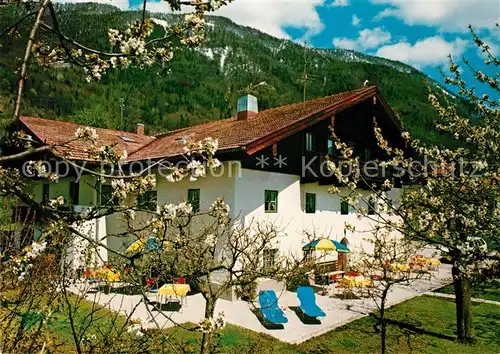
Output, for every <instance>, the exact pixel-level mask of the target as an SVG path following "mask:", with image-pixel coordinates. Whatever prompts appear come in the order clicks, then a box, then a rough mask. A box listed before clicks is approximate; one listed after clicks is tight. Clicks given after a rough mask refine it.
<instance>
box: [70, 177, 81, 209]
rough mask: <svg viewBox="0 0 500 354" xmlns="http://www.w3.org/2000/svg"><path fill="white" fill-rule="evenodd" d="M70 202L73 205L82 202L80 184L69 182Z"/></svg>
mask: <svg viewBox="0 0 500 354" xmlns="http://www.w3.org/2000/svg"><path fill="white" fill-rule="evenodd" d="M69 200H70V202H71V204H72V205H78V203H79V202H80V183H78V182H74V181H71V182H69Z"/></svg>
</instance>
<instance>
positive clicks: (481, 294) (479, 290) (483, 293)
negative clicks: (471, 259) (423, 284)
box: [436, 279, 500, 302]
mask: <svg viewBox="0 0 500 354" xmlns="http://www.w3.org/2000/svg"><path fill="white" fill-rule="evenodd" d="M436 292H439V293H444V294H455V290H454V289H453V284H451V285H448V286H445V287H444V288H441V289H438V290H436ZM472 297H476V298H478V299H485V300H493V301H499V302H500V280H497V279H495V280H492V281H489V282H484V283H479V284H474V286H473V288H472Z"/></svg>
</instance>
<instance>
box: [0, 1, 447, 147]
mask: <svg viewBox="0 0 500 354" xmlns="http://www.w3.org/2000/svg"><path fill="white" fill-rule="evenodd" d="M24 11H26V10H23V9H22V8H20V7H15V6H2V7H0V31H3V29H4V28H6V27H7V26H8V25H9V24H10V23H13V22H14V21H15V19H18V18H20V17H21V16H22V14H23V13H25V12H24ZM57 11H58V12H59V26H60V28H61V29H62V31H63V32H65V33H67V34H68V35H69V36H70V37H74V38H77V39H78V40H79V41H80V42H82V43H83V44H91V45H93V46H97V47H98V48H100V49H108V44H107V36H106V33H107V29H108V28H120V29H122V28H124V27H125V26H126V25H127V24H128V23H130V22H132V21H133V20H135V19H137V18H138V16H139V13H138V12H134V11H126V12H122V11H119V10H118V9H117V8H115V7H113V6H110V5H99V4H72V5H70V4H68V5H59V6H58V7H57ZM150 16H151V17H152V18H153V20H154V22H155V30H154V32H153V36H155V35H157V36H158V35H161V34H162V32H163V26H164V25H165V23H168V22H171V21H175V17H174V16H172V15H165V14H156V13H152V14H150ZM207 23H208V24H207V40H206V43H204V44H203V45H202V46H201V47H198V48H195V49H182V50H179V51H177V52H176V54H175V57H174V60H173V61H172V62H171V63H170V65H169V67H168V68H166V69H160V68H156V67H155V68H145V69H140V68H129V69H127V70H122V71H116V72H111V73H110V74H108V75H107V76H105V77H104V79H103V80H102V81H101V82H100V83H98V84H93V83H87V82H86V81H85V78H84V74H83V72H82V71H81V70H79V69H77V68H74V67H71V66H69V65H65V66H61V67H58V68H50V69H43V68H40V67H37V66H36V65H32V67H31V68H30V73H31V74H30V76H29V78H28V80H27V83H26V90H25V101H24V105H23V110H22V111H23V114H25V115H36V116H41V117H48V118H57V119H61V120H72V121H76V122H78V123H81V124H88V125H94V126H100V127H109V128H115V129H126V130H132V129H133V128H134V126H135V123H136V122H142V123H144V124H145V125H146V129H147V131H149V132H150V133H154V132H159V131H165V130H170V129H177V128H181V127H185V126H188V125H192V124H197V123H200V122H204V121H209V120H215V119H220V118H227V117H230V116H232V115H233V114H234V113H235V111H236V101H237V98H238V97H239V96H241V95H242V94H244V93H247V92H249V93H252V94H254V95H255V96H257V97H258V100H259V108H260V109H266V108H270V107H275V106H279V105H283V104H288V103H292V102H299V101H301V100H303V97H304V81H303V80H302V78H303V74H304V70H305V71H306V73H307V77H308V79H307V81H306V98H307V99H311V98H315V97H319V96H326V95H330V94H333V93H337V92H341V91H346V90H351V89H355V88H359V87H362V86H363V83H364V82H365V80H368V81H369V82H370V84H375V85H378V86H379V88H380V90H381V91H382V93H383V94H384V96H385V97H386V98H387V100H388V101H389V103H390V105H391V106H392V108H393V109H394V110H395V111H396V113H397V114H398V115H399V116H400V117H401V119H402V121H403V123H404V124H405V126H406V127H407V128H408V129H409V130H410V131H411V132H412V133H413V134H414V135H415V136H417V137H419V138H422V139H424V140H425V141H428V142H436V141H437V140H438V139H441V140H442V139H443V138H442V137H441V138H440V137H438V136H437V135H436V133H435V132H434V129H433V122H434V120H435V119H436V114H435V112H434V110H433V109H432V108H431V107H430V106H429V104H428V101H427V96H428V84H429V82H430V83H431V85H432V86H436V85H437V86H438V90H439V92H440V93H441V92H444V93H446V94H448V95H449V94H450V93H449V92H447V91H444V89H443V88H442V87H441V86H439V85H438V84H437V83H436V82H434V81H432V80H431V79H430V78H429V77H427V76H426V75H425V74H423V73H421V72H419V71H418V70H416V69H415V68H413V67H411V66H408V65H406V64H403V63H400V62H395V61H391V60H387V59H383V58H378V57H373V56H369V55H365V54H361V53H357V52H354V51H350V50H340V49H317V48H304V47H303V46H301V45H300V44H297V43H295V42H292V41H289V40H283V39H278V38H275V37H272V36H269V35H267V34H265V33H262V32H260V31H258V30H256V29H252V28H249V27H244V26H240V25H237V24H235V23H234V22H232V21H231V20H229V19H226V18H223V17H208V18H207ZM29 28H30V27H29V26H27V25H24V26H22V27H21V29H20V33H21V38H13V37H10V38H6V37H4V38H0V44H2V45H3V48H2V51H3V53H5V54H6V55H2V56H0V111H1V113H0V115H1V116H2V117H9V116H10V115H11V112H12V106H13V94H12V93H13V92H15V87H16V76H15V74H14V73H13V70H12V69H13V68H15V64H16V57H19V56H21V54H22V52H23V50H24V48H23V46H24V43H25V40H26V38H27V31H28V30H29ZM47 40H55V38H52V39H51V38H48V39H47Z"/></svg>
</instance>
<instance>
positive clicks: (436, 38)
mask: <svg viewBox="0 0 500 354" xmlns="http://www.w3.org/2000/svg"><path fill="white" fill-rule="evenodd" d="M66 1H72V0H66ZM73 1H85V0H73ZM108 1H110V2H111V3H113V4H115V5H117V6H118V7H120V8H122V9H129V8H134V7H137V6H139V5H140V4H142V0H108ZM148 9H149V10H150V11H155V12H169V7H168V4H166V3H165V2H164V1H156V0H155V1H151V2H149V3H148ZM216 14H217V15H221V16H226V17H229V18H230V19H232V20H233V21H234V22H236V23H238V24H242V25H247V26H250V27H254V28H257V29H259V30H261V31H263V32H266V33H269V34H271V35H273V36H277V37H282V38H288V39H292V40H295V41H298V42H303V41H304V40H307V42H308V44H309V45H310V46H314V47H322V48H348V49H354V50H357V51H360V52H363V53H366V54H372V55H377V56H381V57H385V58H389V59H393V60H399V61H402V62H405V63H407V64H410V65H412V66H414V67H416V68H417V69H419V70H421V71H423V72H425V73H427V74H429V75H430V76H432V77H434V78H436V79H438V80H439V79H440V74H439V71H438V69H437V68H438V67H439V66H443V65H446V63H447V58H446V57H447V55H448V54H452V55H453V57H454V58H456V59H459V58H461V57H462V56H466V57H467V58H468V59H469V60H470V61H471V62H472V64H473V65H475V66H477V67H478V68H480V69H481V70H484V71H488V68H486V67H485V66H484V65H483V62H484V58H483V57H482V54H481V53H479V52H478V50H477V48H476V47H475V46H474V44H473V43H472V40H471V36H470V33H469V32H468V30H467V26H468V24H472V25H473V26H474V27H475V29H476V31H477V32H478V33H479V34H480V35H481V37H482V38H483V39H485V40H487V41H488V42H489V43H490V45H491V47H492V50H493V51H494V52H495V53H496V54H497V55H498V54H500V32H499V30H498V29H495V26H494V25H495V23H499V22H500V0H479V1H474V0H440V1H433V0H415V1H405V0H235V1H234V2H233V3H231V4H229V5H228V6H226V7H224V8H223V9H221V10H219V11H218V13H216Z"/></svg>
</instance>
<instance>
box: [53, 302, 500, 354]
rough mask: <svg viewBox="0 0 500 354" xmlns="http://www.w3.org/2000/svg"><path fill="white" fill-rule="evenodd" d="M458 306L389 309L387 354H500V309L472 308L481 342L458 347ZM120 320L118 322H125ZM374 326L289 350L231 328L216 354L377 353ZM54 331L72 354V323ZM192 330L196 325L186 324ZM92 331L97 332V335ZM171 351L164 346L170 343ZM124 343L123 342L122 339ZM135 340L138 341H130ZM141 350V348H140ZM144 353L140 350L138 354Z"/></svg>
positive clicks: (183, 342) (354, 326) (180, 344)
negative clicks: (456, 309)
mask: <svg viewBox="0 0 500 354" xmlns="http://www.w3.org/2000/svg"><path fill="white" fill-rule="evenodd" d="M90 306H91V305H90V304H88V303H87V304H86V305H85V306H83V307H82V308H81V312H80V313H78V314H77V320H79V321H82V320H84V318H85V315H86V313H88V312H89V311H90V309H91V307H90ZM454 306H455V305H454V303H453V302H451V301H448V300H446V299H440V298H435V297H428V296H421V297H416V298H413V299H411V300H409V301H406V302H404V303H402V304H400V305H397V306H395V307H393V308H391V309H390V310H389V311H388V318H390V319H391V321H392V323H391V325H390V326H389V332H388V349H389V352H391V353H422V354H424V353H429V354H430V353H432V354H441V353H443V354H445V353H446V354H451V353H463V354H469V353H470V354H472V353H474V354H475V353H481V354H489V353H492V354H493V353H495V354H497V353H499V352H500V350H499V348H500V306H496V305H490V304H474V307H473V313H474V327H475V331H476V336H477V341H476V343H475V344H473V345H463V344H459V343H457V342H455V341H454V332H455V328H454V318H455V317H454V316H455V313H454V310H455V307H454ZM98 314H99V315H98V317H97V319H96V321H97V325H95V326H93V329H92V330H91V333H92V331H94V333H100V332H101V331H105V330H106V328H110V327H111V318H112V316H113V313H111V312H109V311H107V310H105V309H103V310H100V311H99V312H98ZM122 320H123V318H122V319H120V320H119V321H122ZM375 324H376V320H375V319H374V318H373V317H365V318H362V319H359V320H357V321H354V322H351V323H349V324H347V325H345V326H343V327H340V328H338V329H335V330H333V331H331V332H329V333H326V334H324V335H321V336H319V337H316V338H313V339H311V340H309V341H307V342H304V343H302V344H299V345H291V344H287V343H283V342H280V341H279V340H277V339H275V338H273V337H270V336H267V335H263V334H261V333H256V332H253V331H250V330H246V329H243V328H241V327H237V326H233V325H228V326H226V328H225V329H224V331H223V332H222V334H221V336H220V338H219V342H218V344H219V345H218V353H227V354H230V353H231V354H232V353H261V354H264V353H296V354H299V353H301V354H302V353H333V352H334V353H339V354H344V353H345V354H347V353H349V354H351V353H359V354H362V353H377V352H378V350H379V336H378V335H377V334H376V333H375V327H374V326H375ZM50 326H51V330H52V331H53V333H54V335H56V336H57V337H58V338H59V339H60V341H61V342H62V346H61V347H60V348H59V350H61V351H62V352H70V348H71V343H72V342H71V340H72V338H71V335H70V333H69V326H68V321H67V319H65V318H64V317H63V316H62V315H56V316H55V319H54V321H53V322H51V325H50ZM185 326H186V328H192V327H193V325H192V324H186V325H185ZM94 327H98V330H97V329H96V328H94ZM149 332H150V333H149V335H148V336H145V337H144V338H143V339H141V341H142V342H143V344H142V345H143V346H144V347H145V348H148V349H150V348H152V347H157V348H159V347H160V346H159V343H163V344H162V346H161V348H163V349H164V350H165V352H174V348H175V351H179V352H196V351H197V350H198V348H199V343H200V340H201V335H200V334H199V333H194V332H191V331H188V330H187V329H184V328H179V327H177V328H172V329H169V330H166V331H164V332H160V331H149ZM167 337H168V338H169V340H168V343H169V344H168V345H165V343H166V341H165V339H166V338H167ZM122 340H123V339H122ZM131 340H134V339H133V338H131ZM137 348H139V347H137ZM138 350H140V349H138Z"/></svg>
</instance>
